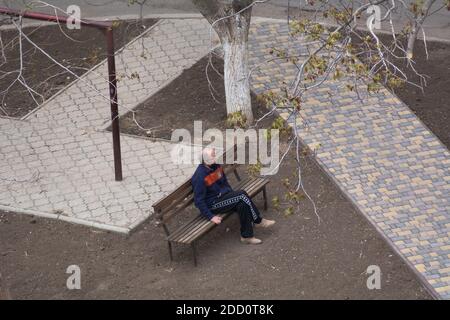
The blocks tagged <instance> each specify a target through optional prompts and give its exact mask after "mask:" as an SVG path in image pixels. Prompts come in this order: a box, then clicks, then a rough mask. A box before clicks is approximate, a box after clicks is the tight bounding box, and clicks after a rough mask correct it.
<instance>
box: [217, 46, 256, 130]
mask: <svg viewBox="0 0 450 320" xmlns="http://www.w3.org/2000/svg"><path fill="white" fill-rule="evenodd" d="M222 47H223V53H224V80H225V98H226V103H227V113H228V114H230V113H233V112H237V111H242V113H243V114H244V115H245V117H246V119H247V123H252V122H253V112H252V103H251V96H250V83H249V79H248V48H247V47H248V45H247V41H239V40H236V41H231V42H230V41H224V42H223V43H222Z"/></svg>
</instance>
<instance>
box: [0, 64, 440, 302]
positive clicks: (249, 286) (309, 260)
mask: <svg viewBox="0 0 450 320" xmlns="http://www.w3.org/2000/svg"><path fill="white" fill-rule="evenodd" d="M204 63H205V60H202V61H200V62H199V63H198V64H197V65H195V66H194V67H192V68H191V69H190V70H187V71H186V72H185V73H183V74H182V75H181V76H180V78H179V79H176V80H175V81H173V82H172V83H171V84H169V85H168V86H167V87H165V88H164V89H162V91H160V92H159V93H158V94H157V95H155V96H153V97H151V98H150V99H149V100H148V101H147V102H146V103H145V104H146V106H147V107H146V108H141V109H140V110H141V113H142V114H144V113H146V112H149V111H146V110H150V111H151V110H154V108H156V107H155V106H157V107H158V108H160V109H161V110H165V111H166V112H164V113H163V112H161V113H160V114H159V115H158V117H156V118H155V117H150V116H149V115H147V116H145V115H144V116H143V117H142V118H141V120H142V121H147V119H148V122H147V123H145V124H148V125H150V126H151V125H152V123H153V122H151V121H154V120H152V119H155V120H157V121H159V122H160V123H163V122H164V121H166V120H167V121H166V123H171V125H173V126H175V125H176V126H178V127H181V128H183V127H187V126H188V125H189V124H190V123H191V120H192V119H191V118H190V116H189V117H185V114H184V112H183V111H180V112H177V111H176V109H177V107H180V108H181V109H180V110H184V109H183V108H184V107H183V106H191V107H192V108H191V109H190V112H191V113H193V115H192V117H194V118H196V119H205V118H206V119H208V121H209V122H210V123H216V122H217V121H216V118H215V117H216V114H215V112H205V110H206V108H211V106H212V105H214V107H215V108H216V110H218V112H222V111H219V110H225V109H224V105H223V101H222V102H220V103H217V102H212V101H211V100H210V99H211V97H210V95H209V90H208V89H207V87H206V86H207V82H206V79H205V77H204ZM219 80H220V77H217V79H216V80H214V81H215V87H216V90H218V91H219V92H222V96H223V85H222V82H221V81H219ZM219 101H220V100H219ZM194 106H195V107H194ZM168 111H170V112H175V113H176V114H178V115H179V117H178V118H177V119H180V120H179V121H178V120H177V121H175V122H170V121H169V120H168V119H169V118H164V115H165V114H169V113H170V112H168ZM219 118H220V117H219ZM222 119H223V118H222ZM222 121H223V120H222ZM219 122H220V121H219ZM131 125H132V124H131ZM131 125H130V126H131ZM172 128H173V127H172ZM123 129H124V130H125V131H126V132H130V133H133V131H132V129H131V128H130V129H129V131H128V128H127V127H126V126H124V127H123ZM169 132H170V130H169ZM295 168H296V163H295V160H294V158H293V155H292V154H290V155H289V156H288V157H287V159H286V162H285V163H284V165H283V166H282V167H281V169H280V171H279V173H278V174H277V175H276V176H273V177H272V178H271V182H270V184H269V186H268V193H269V197H274V196H278V197H279V198H280V199H282V198H283V197H284V194H285V188H284V187H283V185H282V180H283V179H284V178H291V179H292V173H293V172H294V171H295ZM302 168H303V179H304V184H305V187H306V190H307V191H308V192H309V193H310V194H311V195H313V197H314V199H315V201H316V204H317V206H318V208H319V214H320V217H321V219H322V222H321V223H320V224H319V223H318V220H317V218H316V216H315V215H314V212H313V209H312V205H311V203H310V202H309V201H308V200H306V199H303V200H302V201H301V202H300V203H299V205H298V207H297V208H296V211H295V212H294V214H292V215H288V216H286V215H284V214H283V213H281V212H278V211H276V210H274V209H273V207H271V206H270V207H269V210H268V212H265V213H263V214H264V215H265V216H266V217H268V218H273V219H276V220H277V224H276V225H275V227H274V228H273V229H271V230H261V231H259V230H258V231H257V236H258V237H260V238H261V239H263V241H264V243H263V244H262V245H260V246H248V245H242V244H240V242H239V225H238V221H237V217H236V216H233V217H231V218H230V219H228V220H227V221H226V222H225V223H224V224H223V225H220V226H219V227H218V228H216V229H215V230H214V231H212V232H211V233H209V234H208V235H207V236H206V237H205V238H203V239H202V240H201V241H200V245H199V248H198V251H199V266H198V267H197V268H195V267H194V266H193V263H192V257H191V251H190V250H189V248H187V247H183V246H177V247H176V248H175V261H174V262H173V263H170V261H169V257H168V253H167V244H166V242H165V240H164V234H163V231H162V229H161V228H159V227H156V226H155V225H154V221H153V220H152V219H149V221H147V222H145V223H143V224H142V225H141V226H140V227H139V228H138V229H137V230H136V231H135V232H134V233H132V234H131V235H130V236H129V237H126V236H124V235H120V234H113V233H109V232H104V231H98V230H95V229H91V228H86V227H83V226H78V225H71V224H67V223H64V222H59V221H53V220H47V219H39V218H34V217H30V216H25V215H19V214H13V213H1V214H0V272H1V273H2V275H3V279H2V283H3V292H4V293H8V294H9V296H10V297H11V298H13V299H31V298H43V299H80V298H81V299H109V298H110V299H117V298H125V299H144V298H145V299H176V298H184V299H218V298H222V299H430V298H431V297H430V295H429V294H428V293H427V292H426V290H425V288H424V287H423V286H422V284H421V283H420V282H419V280H418V279H417V278H416V276H415V275H414V273H413V272H412V271H411V270H410V269H409V268H408V267H407V266H406V265H405V263H404V262H403V261H402V260H401V259H400V258H399V257H398V256H397V255H396V254H395V253H394V252H393V250H392V249H391V248H390V247H389V246H388V245H387V244H386V242H385V241H384V240H383V239H382V238H381V236H380V235H379V234H378V233H377V232H376V231H375V229H374V228H373V227H372V226H371V225H370V224H369V223H368V222H367V221H366V220H365V218H364V217H363V216H362V215H361V214H359V213H358V212H357V211H356V209H355V208H354V207H353V205H352V204H351V203H350V202H349V201H348V200H347V199H345V197H344V196H343V194H342V193H341V192H340V191H339V190H338V189H337V188H336V187H335V186H334V184H333V183H332V182H331V180H330V179H329V178H328V177H327V176H326V175H325V174H324V173H323V172H322V171H321V170H320V168H319V167H318V166H317V165H316V164H315V163H314V161H313V160H312V159H310V158H309V157H308V156H306V157H303V158H302ZM244 169H245V168H241V169H240V171H241V173H244ZM231 180H232V179H231ZM232 181H233V180H232ZM256 201H257V204H258V205H259V206H261V200H260V199H257V200H256ZM189 212H190V214H198V212H197V210H196V209H195V208H190V209H189ZM72 264H76V265H78V266H79V267H80V268H81V277H82V279H81V287H82V289H81V290H73V291H70V290H68V289H67V288H66V280H67V277H68V276H69V275H68V274H66V273H65V271H66V268H67V267H68V266H69V265H72ZM369 265H378V266H379V267H380V268H381V271H382V278H381V279H382V283H381V290H368V288H367V286H366V280H367V277H368V275H367V274H366V270H367V267H368V266H369Z"/></svg>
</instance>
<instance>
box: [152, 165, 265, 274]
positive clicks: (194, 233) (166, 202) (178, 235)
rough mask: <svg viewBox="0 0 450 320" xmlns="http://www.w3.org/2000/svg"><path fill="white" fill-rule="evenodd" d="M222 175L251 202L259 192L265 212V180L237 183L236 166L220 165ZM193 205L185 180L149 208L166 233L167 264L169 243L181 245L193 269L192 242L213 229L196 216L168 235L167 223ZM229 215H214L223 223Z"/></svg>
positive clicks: (195, 259) (204, 219) (250, 179)
mask: <svg viewBox="0 0 450 320" xmlns="http://www.w3.org/2000/svg"><path fill="white" fill-rule="evenodd" d="M223 169H224V172H225V174H227V173H230V172H233V173H234V175H235V177H236V179H237V180H238V184H237V185H236V186H232V187H233V190H244V191H246V192H247V193H248V195H249V196H250V197H251V198H253V197H254V196H256V195H257V194H259V193H260V192H263V197H264V210H267V193H266V185H267V183H268V182H269V180H268V179H265V178H249V179H247V180H245V181H241V178H240V177H239V174H238V172H237V165H236V164H231V165H226V164H225V165H223ZM193 203H194V191H193V189H192V184H191V179H190V178H189V179H188V180H187V181H185V182H184V183H183V184H182V185H181V186H179V187H178V188H176V189H175V190H174V191H172V192H171V193H170V194H168V195H167V196H166V197H164V198H163V199H161V200H159V201H158V202H156V203H155V204H153V209H154V212H155V214H156V218H157V219H158V220H159V223H160V225H162V227H163V228H164V231H165V233H166V240H167V243H168V246H169V256H170V260H171V261H172V260H173V253H172V243H180V244H184V245H190V246H191V248H192V253H193V257H194V265H195V266H197V251H196V242H197V241H198V240H199V239H200V238H201V237H202V236H204V235H205V234H207V233H208V232H209V231H211V230H212V229H214V227H216V226H217V225H216V224H215V223H213V222H211V221H209V220H208V219H207V218H205V217H204V216H203V215H201V214H199V215H198V216H196V217H195V218H194V219H192V220H191V221H189V222H188V223H186V224H184V225H182V226H180V227H178V228H176V229H175V230H173V231H172V232H171V231H169V227H168V222H169V221H170V220H171V219H172V218H174V217H176V216H177V215H178V214H180V213H182V212H183V211H185V210H184V209H186V207H188V206H190V205H191V204H193ZM231 213H232V212H227V213H222V214H218V216H221V217H222V219H223V220H225V219H226V218H228V217H229V216H230V215H231Z"/></svg>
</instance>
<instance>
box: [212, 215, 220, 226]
mask: <svg viewBox="0 0 450 320" xmlns="http://www.w3.org/2000/svg"><path fill="white" fill-rule="evenodd" d="M211 221H212V222H214V223H215V224H220V223H221V222H222V218H221V217H219V216H214V217H212V218H211Z"/></svg>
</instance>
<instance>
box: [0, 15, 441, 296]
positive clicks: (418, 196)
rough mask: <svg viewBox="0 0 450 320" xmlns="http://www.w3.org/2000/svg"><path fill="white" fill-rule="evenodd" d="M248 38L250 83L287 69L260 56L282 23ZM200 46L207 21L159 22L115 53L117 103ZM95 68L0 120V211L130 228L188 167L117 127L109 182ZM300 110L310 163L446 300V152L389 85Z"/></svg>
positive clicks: (268, 83) (179, 65)
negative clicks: (116, 170)
mask: <svg viewBox="0 0 450 320" xmlns="http://www.w3.org/2000/svg"><path fill="white" fill-rule="evenodd" d="M250 39H251V41H250V50H251V54H250V62H251V64H252V65H253V66H254V67H256V66H258V68H256V69H255V70H254V73H253V75H252V85H253V89H254V91H255V92H257V93H261V92H264V91H265V90H268V89H276V88H279V87H280V84H282V82H283V81H286V82H289V81H290V80H292V79H293V77H294V72H295V70H294V69H293V66H292V65H291V64H289V63H285V62H282V61H273V62H265V61H266V59H268V58H270V57H271V56H270V54H269V52H268V51H269V49H270V48H271V47H273V46H276V47H286V46H288V43H289V41H288V33H287V27H286V25H285V22H280V21H276V20H273V21H262V20H259V21H256V22H254V23H253V26H252V29H251V36H250ZM142 45H143V46H144V47H145V50H144V52H145V56H146V57H145V58H143V57H141V54H142V52H143V51H142ZM290 46H291V47H292V48H291V49H294V50H304V48H302V47H300V44H298V43H297V44H290ZM209 49H210V34H209V26H208V24H207V22H205V21H203V20H199V19H191V20H181V19H180V20H162V21H160V22H159V23H158V24H157V25H155V26H154V27H153V28H152V29H151V30H150V31H149V32H148V33H147V34H146V35H145V36H144V37H143V38H142V39H140V40H139V41H135V42H133V43H132V44H131V45H129V46H127V48H126V49H125V50H123V51H122V52H121V53H120V54H119V56H118V59H117V69H118V74H119V75H120V74H127V75H128V76H130V75H131V74H133V73H134V72H138V73H139V78H132V77H128V78H127V77H125V78H123V79H122V80H121V81H120V82H119V84H118V90H119V91H118V94H119V99H120V110H121V113H124V112H126V111H128V110H129V109H132V108H133V107H135V106H136V105H137V104H138V103H139V102H140V101H142V100H144V99H146V98H148V96H150V95H152V94H153V93H155V92H156V91H157V90H158V89H160V88H161V87H162V86H163V85H164V84H165V83H168V82H169V81H170V80H171V79H174V78H175V77H176V76H177V75H179V74H180V73H181V72H182V70H183V69H184V68H188V67H190V66H191V65H193V64H194V63H195V62H196V61H198V60H199V59H200V58H201V57H202V56H204V55H205V54H206V53H207V52H208V50H209ZM105 76H106V64H104V63H103V64H101V65H99V66H98V67H96V68H95V69H93V70H92V71H91V72H89V73H88V74H86V75H85V76H83V77H82V79H83V80H81V81H80V80H79V81H77V82H75V83H74V84H73V85H71V86H70V87H68V88H66V89H65V90H64V91H62V92H60V93H59V94H58V95H56V96H55V97H54V98H53V99H52V100H50V101H48V102H47V103H46V104H45V105H44V106H43V107H41V108H40V109H38V110H37V111H36V112H34V113H33V114H31V115H30V116H28V117H27V119H25V121H19V120H11V119H4V118H0V151H1V152H0V179H1V180H2V183H1V184H0V208H1V209H7V210H11V211H19V212H25V213H32V214H38V215H41V216H49V217H55V216H57V217H59V218H60V219H64V220H68V221H72V222H78V223H83V224H88V225H93V226H96V227H99V228H105V229H111V230H115V231H119V232H128V231H130V230H131V229H132V228H133V227H135V226H136V225H137V224H139V223H140V222H142V221H143V220H144V219H146V218H147V217H148V216H149V215H150V214H151V212H150V207H151V204H152V203H153V202H155V201H156V200H158V199H159V198H161V197H162V196H163V194H165V193H167V192H169V191H170V190H172V189H173V188H174V186H175V185H177V184H179V183H180V182H181V181H183V180H184V179H186V177H188V176H189V175H190V174H191V173H192V171H193V169H194V168H193V167H192V166H180V165H174V164H172V162H171V161H170V155H169V152H170V150H171V145H170V144H169V143H166V142H150V141H148V140H144V139H139V138H134V137H129V136H122V138H121V139H122V157H123V165H124V181H123V182H115V181H114V179H113V159H112V142H111V134H110V133H109V132H105V131H103V130H100V129H102V128H105V127H106V126H107V125H108V119H109V104H108V101H106V100H105V99H104V98H103V97H101V96H99V94H98V91H97V90H99V91H101V92H103V95H104V96H107V94H108V88H107V84H106V81H105V80H104V78H105ZM361 91H363V89H361ZM303 114H304V116H305V118H306V119H308V122H309V123H308V126H305V124H304V123H303V122H302V119H297V122H298V124H297V125H298V127H299V129H300V137H301V139H302V140H303V141H304V142H305V143H306V144H307V145H308V146H310V147H311V148H312V149H316V151H317V160H318V161H319V163H320V164H321V165H322V166H323V168H325V170H326V171H327V172H328V173H329V175H330V176H331V177H332V178H333V179H334V180H335V181H336V183H337V184H338V185H339V187H340V188H341V189H342V190H343V192H345V193H346V194H347V195H348V196H349V198H350V199H351V200H352V201H353V202H354V203H355V204H356V205H357V206H358V208H359V209H360V210H361V212H362V213H363V214H365V215H366V216H367V217H368V219H369V220H370V221H371V222H372V223H373V225H374V226H375V227H376V228H377V229H378V230H379V231H380V232H381V233H382V234H383V235H384V236H385V237H386V239H387V240H388V241H390V242H391V243H392V244H393V246H394V247H395V248H396V250H397V251H398V252H400V254H401V255H402V256H403V257H405V258H406V260H407V261H408V262H409V263H410V264H411V265H412V266H413V267H414V268H416V270H417V271H418V272H419V273H420V274H421V275H422V276H423V278H424V279H426V281H427V282H428V283H429V284H430V285H431V286H433V288H434V290H435V291H436V292H437V293H438V294H440V295H441V297H443V298H447V299H448V298H450V241H449V236H450V217H449V211H450V198H449V189H450V187H449V185H450V183H449V182H450V154H449V151H448V150H447V149H446V148H445V147H444V146H443V145H442V144H441V143H440V142H439V140H438V139H437V138H436V137H435V136H434V135H433V134H432V133H431V132H430V131H429V130H428V129H427V128H426V127H425V126H424V125H423V124H422V123H421V122H420V121H419V120H418V119H417V118H416V116H415V115H414V114H413V113H412V112H411V111H410V110H409V109H408V108H407V107H406V106H405V105H404V104H403V103H402V102H401V101H400V100H399V99H397V98H396V97H395V96H393V95H392V94H391V93H389V92H388V91H387V90H382V91H381V92H380V93H379V94H377V95H373V96H370V97H367V98H366V99H365V100H364V101H363V102H361V101H360V100H358V98H357V97H356V95H355V93H353V92H350V91H348V90H346V88H345V82H343V81H341V82H335V81H326V82H325V83H324V85H323V86H321V87H320V88H318V89H316V90H313V91H311V92H309V93H308V95H307V96H306V97H305V101H304V104H303ZM282 116H284V117H286V118H287V115H286V114H282ZM293 120H294V119H288V121H290V122H291V123H292V124H294V121H293ZM318 145H320V148H317V146H318ZM336 214H338V213H336ZM374 263H376V262H374Z"/></svg>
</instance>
